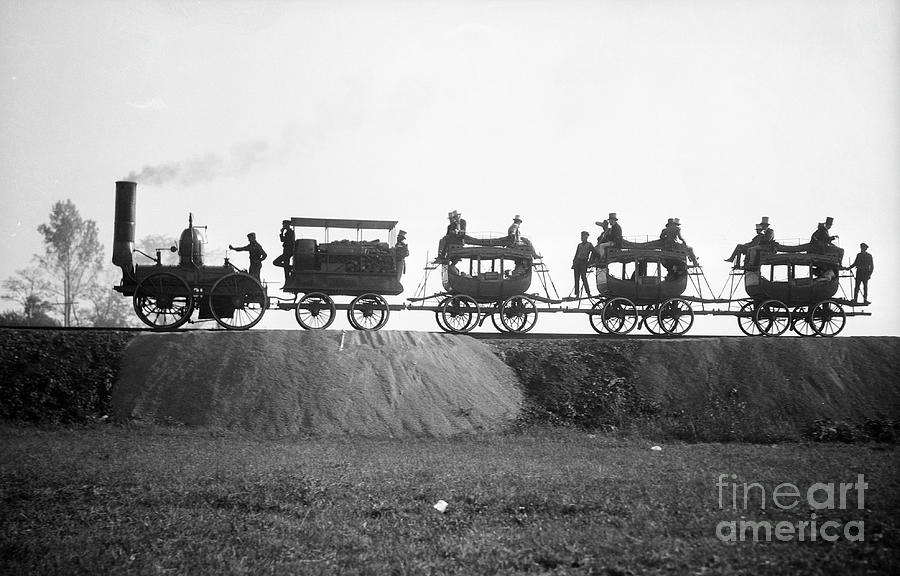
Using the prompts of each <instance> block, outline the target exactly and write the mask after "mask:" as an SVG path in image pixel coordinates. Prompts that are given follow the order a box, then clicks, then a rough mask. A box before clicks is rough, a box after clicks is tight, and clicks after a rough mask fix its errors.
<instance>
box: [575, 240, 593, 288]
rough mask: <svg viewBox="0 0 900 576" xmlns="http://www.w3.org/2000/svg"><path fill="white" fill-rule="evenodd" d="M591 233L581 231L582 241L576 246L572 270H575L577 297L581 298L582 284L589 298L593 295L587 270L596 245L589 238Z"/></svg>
mask: <svg viewBox="0 0 900 576" xmlns="http://www.w3.org/2000/svg"><path fill="white" fill-rule="evenodd" d="M588 236H590V233H588V232H587V231H584V232H582V233H581V243H580V244H578V246H576V247H575V257H574V258H572V270H574V271H575V298H581V286H580V285H579V282H580V283H581V285H583V286H584V291H585V293H586V294H587V296H588V298H590V297H591V289H590V288H589V287H588V280H587V270H588V264H589V262H590V261H591V257H592V256H593V255H594V245H593V244H591V241H590V240H588Z"/></svg>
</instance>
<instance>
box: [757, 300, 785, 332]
mask: <svg viewBox="0 0 900 576" xmlns="http://www.w3.org/2000/svg"><path fill="white" fill-rule="evenodd" d="M753 321H754V322H755V323H756V327H757V328H758V329H759V331H760V333H762V335H763V336H781V335H782V334H784V332H785V330H787V329H788V328H789V327H790V325H791V311H790V309H789V308H788V307H787V306H786V305H785V304H784V302H781V301H780V300H766V301H765V302H763V303H762V304H760V305H759V307H758V308H757V309H756V312H754V313H753Z"/></svg>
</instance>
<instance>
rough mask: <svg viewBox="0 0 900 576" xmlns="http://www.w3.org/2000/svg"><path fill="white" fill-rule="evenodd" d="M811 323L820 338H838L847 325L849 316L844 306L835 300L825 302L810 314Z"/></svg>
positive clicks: (819, 304)
mask: <svg viewBox="0 0 900 576" xmlns="http://www.w3.org/2000/svg"><path fill="white" fill-rule="evenodd" d="M809 323H810V324H812V328H813V330H815V332H816V334H818V335H819V336H837V335H838V334H840V332H841V330H843V329H844V325H845V324H846V323H847V315H846V314H845V313H844V308H843V306H841V305H840V304H838V303H837V302H835V301H834V300H825V301H824V302H819V303H818V304H816V305H815V307H814V308H813V309H812V312H810V313H809Z"/></svg>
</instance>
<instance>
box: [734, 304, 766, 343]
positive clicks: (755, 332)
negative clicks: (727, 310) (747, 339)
mask: <svg viewBox="0 0 900 576" xmlns="http://www.w3.org/2000/svg"><path fill="white" fill-rule="evenodd" d="M755 311H756V302H747V303H746V304H744V305H743V306H741V309H740V311H738V314H737V321H738V328H740V329H741V332H743V333H744V334H746V335H747V336H759V335H760V334H761V332H760V331H759V327H758V326H757V325H756V320H754V319H753V315H754V314H753V313H754V312H755Z"/></svg>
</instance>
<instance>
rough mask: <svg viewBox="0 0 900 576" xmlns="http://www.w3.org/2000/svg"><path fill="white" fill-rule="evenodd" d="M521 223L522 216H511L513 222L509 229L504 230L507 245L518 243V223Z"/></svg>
mask: <svg viewBox="0 0 900 576" xmlns="http://www.w3.org/2000/svg"><path fill="white" fill-rule="evenodd" d="M521 223H522V217H521V216H519V215H518V214H516V215H515V216H513V223H512V224H510V225H509V229H507V231H506V236H507V238H508V239H509V245H510V246H515V245H516V244H518V243H519V238H520V234H519V224H521Z"/></svg>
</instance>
